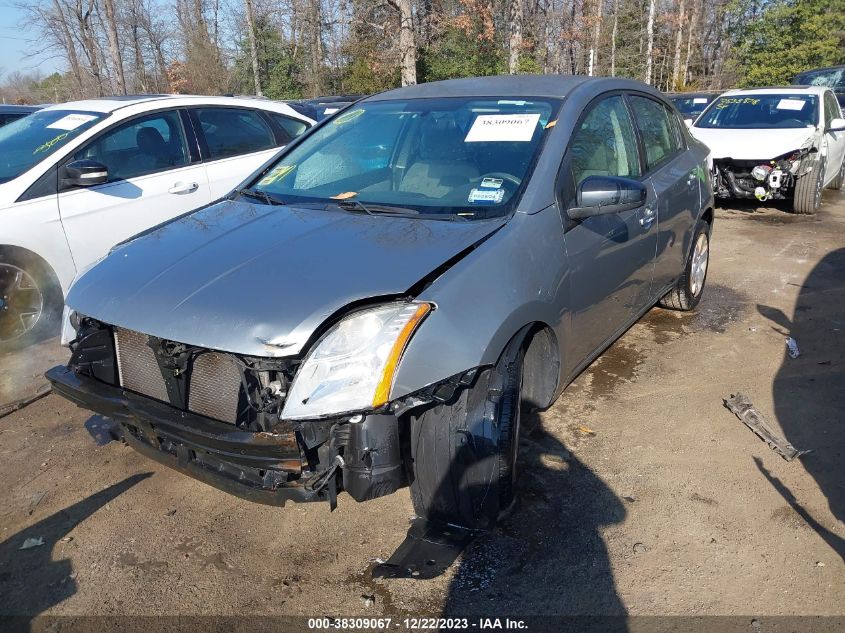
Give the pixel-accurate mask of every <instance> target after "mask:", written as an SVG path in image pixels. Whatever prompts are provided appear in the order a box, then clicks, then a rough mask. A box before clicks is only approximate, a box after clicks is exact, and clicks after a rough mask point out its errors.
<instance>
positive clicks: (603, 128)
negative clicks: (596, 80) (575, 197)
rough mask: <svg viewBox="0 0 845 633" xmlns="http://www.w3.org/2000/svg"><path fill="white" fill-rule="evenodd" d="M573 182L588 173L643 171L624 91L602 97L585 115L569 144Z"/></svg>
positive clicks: (636, 173)
mask: <svg viewBox="0 0 845 633" xmlns="http://www.w3.org/2000/svg"><path fill="white" fill-rule="evenodd" d="M569 156H570V165H571V169H572V184H573V185H574V186H575V187H576V188H577V187H578V185H579V184H581V181H582V180H584V178H586V177H587V176H622V177H626V178H636V177H637V176H639V175H640V161H639V155H638V153H637V143H636V140H635V137H634V129H633V126H632V125H631V119H630V117H629V116H628V110H627V109H626V108H625V103H624V102H623V100H622V96H621V95H614V96H612V97H607V98H606V99H603V100H602V101H600V102H599V103H598V104H597V105H596V106H594V107H593V109H592V110H591V111H590V113H589V114H587V116H586V117H585V118H584V119H583V121H582V122H581V124H580V125H579V126H578V128H577V130H576V131H575V133H574V134H573V135H572V140H571V141H570V144H569Z"/></svg>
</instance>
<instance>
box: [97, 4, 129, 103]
mask: <svg viewBox="0 0 845 633" xmlns="http://www.w3.org/2000/svg"><path fill="white" fill-rule="evenodd" d="M103 9H104V10H105V13H106V36H107V37H108V41H109V55H110V57H111V63H112V67H113V68H114V72H115V74H116V75H117V91H118V93H120V94H124V95H125V94H126V77H125V76H124V74H123V58H122V57H121V55H120V42H119V41H118V39H117V18H116V17H115V12H114V0H103Z"/></svg>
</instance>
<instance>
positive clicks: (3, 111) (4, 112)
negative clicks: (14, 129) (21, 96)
mask: <svg viewBox="0 0 845 633" xmlns="http://www.w3.org/2000/svg"><path fill="white" fill-rule="evenodd" d="M43 107H44V106H30V105H7V104H5V103H3V104H0V127H3V126H4V125H8V124H9V123H11V122H12V121H17V120H18V119H22V118H23V117H25V116H27V115H28V114H32V113H33V112H37V111H38V110H40V109H41V108H43Z"/></svg>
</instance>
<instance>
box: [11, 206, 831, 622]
mask: <svg viewBox="0 0 845 633" xmlns="http://www.w3.org/2000/svg"><path fill="white" fill-rule="evenodd" d="M825 199H826V204H825V206H824V207H823V210H822V212H820V213H819V214H818V215H816V216H813V217H795V216H791V215H788V214H786V213H785V212H784V211H783V210H782V209H755V208H754V207H743V208H731V209H720V210H719V211H718V212H717V219H716V227H715V233H714V236H713V243H712V253H711V270H710V275H709V279H708V287H707V289H706V295H705V298H704V299H703V301H702V304H701V305H700V307H699V310H698V312H697V313H695V314H689V315H681V314H677V313H672V312H666V311H662V310H657V309H655V310H652V311H651V312H650V313H649V314H647V315H646V317H645V318H644V319H643V320H642V321H641V322H640V323H638V324H637V325H635V326H634V327H633V328H632V329H631V330H630V331H629V332H628V333H627V334H625V336H623V337H622V338H621V339H620V340H619V341H617V343H616V344H614V345H613V347H612V348H611V349H609V350H608V351H607V352H606V353H605V354H604V355H603V356H602V357H600V358H599V359H598V360H597V361H596V362H595V363H593V365H592V366H591V367H590V368H589V369H588V370H587V371H585V372H584V373H583V374H582V375H581V376H580V377H579V378H578V379H577V380H576V382H575V383H573V385H571V386H570V387H569V389H567V391H566V392H565V393H564V395H563V396H562V397H561V398H560V400H559V401H558V402H557V403H556V404H555V405H554V406H553V407H552V408H551V409H550V410H549V411H547V412H545V413H542V414H540V415H539V416H535V419H533V420H532V421H531V422H532V423H534V429H533V431H531V432H525V437H524V439H523V441H522V443H521V455H520V460H521V468H522V476H521V479H520V483H519V487H520V490H519V493H520V497H519V501H518V504H517V506H516V509H515V511H514V512H513V513H512V514H511V515H510V516H509V518H507V519H506V520H505V521H504V522H503V523H502V524H501V525H500V527H499V528H498V529H496V530H495V531H494V532H492V533H489V534H486V535H483V536H481V537H479V538H478V539H476V540H475V541H474V542H473V543H472V544H471V545H470V547H469V548H468V549H467V550H466V551H465V552H464V553H463V555H462V556H461V557H460V558H459V559H458V561H457V562H456V563H455V564H454V565H453V566H452V567H451V568H450V569H449V571H448V572H447V573H446V574H444V575H442V576H440V577H438V578H436V579H433V580H426V581H418V580H373V579H372V578H371V577H370V574H369V570H370V568H371V567H372V565H373V560H374V559H376V558H378V557H380V558H387V557H388V556H389V555H390V554H391V553H392V552H393V550H394V549H395V548H396V547H397V546H398V545H399V544H400V543H401V542H402V540H403V538H404V535H405V532H406V530H407V528H408V521H409V517H410V516H411V515H412V513H413V512H412V507H411V503H410V501H409V498H408V494H407V491H400V492H398V493H396V494H394V495H391V496H389V497H385V498H381V499H378V500H376V501H372V502H369V503H366V504H356V503H355V502H354V501H352V500H351V499H350V498H348V497H346V496H341V498H340V500H339V507H338V510H337V511H336V512H334V513H330V512H329V509H328V507H327V506H326V505H322V504H312V505H289V506H288V507H286V508H283V509H280V508H271V507H265V506H260V505H254V504H250V503H248V502H245V501H241V500H239V499H237V498H234V497H231V496H228V495H226V494H225V493H222V492H219V491H217V490H215V489H213V488H210V487H207V486H205V485H203V484H201V483H198V482H196V481H193V480H191V479H188V478H185V477H183V476H181V475H179V474H177V473H176V472H174V471H171V470H169V469H167V468H165V467H163V466H159V465H158V464H156V463H154V462H152V461H149V460H147V459H145V458H143V457H141V456H140V455H138V454H136V453H134V452H133V451H132V450H131V449H129V448H126V447H125V446H123V445H121V444H119V443H117V442H110V443H106V444H101V445H98V443H97V442H95V441H94V439H92V436H91V434H90V433H89V431H88V430H87V429H86V421H88V426H89V427H92V426H95V424H96V422H97V420H96V418H95V419H94V420H92V421H89V417H90V414H89V413H87V412H86V411H84V410H82V409H78V408H76V407H74V406H73V405H71V404H70V403H69V402H67V401H65V400H63V399H61V398H59V397H57V396H54V395H50V396H47V397H46V398H43V399H41V400H38V401H37V402H34V403H33V404H31V405H29V406H28V407H26V408H24V409H22V410H20V411H17V412H15V413H12V414H11V415H8V416H6V417H5V418H2V419H0V477H2V480H3V481H4V483H5V485H4V486H3V487H2V489H0V615H5V614H21V615H26V616H33V615H37V614H52V615H63V614H64V615H82V614H86V615H91V614H94V615H104V614H107V615H124V614H130V615H131V614H169V615H192V614H229V615H235V614H239V615H307V616H315V615H344V616H352V615H365V616H378V615H389V616H392V617H394V618H399V617H404V616H416V615H422V614H451V615H490V614H491V612H493V614H496V613H500V614H508V615H522V616H524V615H537V614H600V615H614V614H631V615H747V614H755V615H762V616H772V615H800V614H817V615H843V614H845V582H843V581H845V565H843V560H845V523H843V521H845V475H843V470H842V463H843V456H844V455H843V453H844V452H845V417H843V415H844V414H843V411H845V407H844V406H843V405H845V386H843V385H845V381H843V379H845V342H844V341H845V311H843V305H845V196H843V195H840V194H832V195H831V192H827V193H826V195H825ZM790 335H791V336H793V337H795V338H796V339H797V341H798V345H799V347H800V349H801V356H800V357H799V358H797V359H791V358H789V357H788V356H787V354H786V346H785V338H786V337H787V336H790ZM49 357H56V358H60V357H61V353H60V352H57V351H56V350H55V349H51V350H48V351H47V352H44V356H43V357H42V356H38V355H30V356H29V357H28V359H29V360H28V361H27V367H28V368H29V367H31V366H32V365H33V364H37V363H38V362H43V361H44V360H48V359H49ZM39 358H40V359H42V360H41V361H39V360H38V359H39ZM20 362H21V361H20V358H17V359H12V358H0V368H2V375H3V376H5V377H6V378H8V377H9V375H10V374H12V373H16V371H17V370H16V369H15V368H16V367H18V366H19V365H20ZM45 368H46V367H45ZM32 373H33V372H29V374H28V375H31V374H32ZM30 377H31V376H30ZM7 389H8V388H7ZM737 391H741V392H743V393H745V394H747V395H748V396H749V397H750V398H751V400H752V401H753V402H754V403H755V404H756V406H757V407H758V408H759V409H760V411H762V412H763V413H764V414H765V415H766V416H767V417H768V419H769V420H770V421H771V422H772V424H773V426H774V427H775V429H776V430H777V432H779V433H781V434H783V435H784V436H785V437H786V438H787V439H788V440H789V441H791V442H792V443H793V444H794V445H795V446H796V447H797V448H799V449H813V452H812V453H810V454H808V455H805V456H803V457H801V458H800V459H799V460H795V461H793V462H786V461H784V460H783V459H781V457H779V456H778V455H777V454H776V453H774V452H773V451H771V450H770V449H769V448H768V447H767V446H766V445H765V444H764V443H763V442H762V441H761V440H759V439H758V438H757V437H756V436H755V435H754V434H752V433H751V432H750V431H749V430H748V429H747V428H746V427H745V426H744V425H743V424H742V423H741V422H740V421H739V420H738V419H737V418H736V417H735V416H734V415H733V414H731V413H730V412H729V411H727V410H726V409H725V408H724V407H723V405H722V399H723V398H725V397H728V396H729V395H730V394H733V393H736V392H737ZM27 539H43V545H39V546H36V547H32V548H30V549H25V550H21V549H20V548H21V546H22V545H23V544H24V542H25V541H26V540H27ZM370 597H372V598H370Z"/></svg>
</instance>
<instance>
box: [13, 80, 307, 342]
mask: <svg viewBox="0 0 845 633" xmlns="http://www.w3.org/2000/svg"><path fill="white" fill-rule="evenodd" d="M313 124H314V121H313V120H312V119H310V118H308V117H306V116H304V115H302V114H299V113H298V112H296V111H295V110H294V109H293V108H291V107H290V106H288V105H286V104H283V103H274V102H272V101H266V100H260V99H249V98H234V97H183V96H168V95H144V96H133V97H109V98H103V99H96V100H88V101H77V102H72V103H64V104H60V105H54V106H51V107H48V108H45V109H43V110H41V111H39V112H36V113H34V114H32V115H30V116H28V117H26V118H23V119H20V120H18V121H16V122H14V123H11V124H9V125H7V126H5V127H3V128H2V129H0V350H3V349H11V348H13V347H18V346H20V345H21V344H23V343H25V342H28V341H31V340H34V339H37V338H40V337H42V336H43V335H45V334H46V333H48V332H50V331H52V330H54V329H55V327H56V323H57V321H58V319H57V317H58V316H59V315H60V314H61V309H62V303H63V295H64V293H65V292H66V291H67V289H68V287H69V286H70V284H71V282H72V280H73V279H74V277H75V276H76V274H77V273H78V272H79V271H84V270H85V269H86V268H88V267H89V266H90V265H91V264H92V263H93V262H95V261H97V260H98V259H99V258H100V257H102V256H103V255H105V254H106V253H107V252H108V251H109V249H110V248H111V247H112V246H113V245H114V244H116V243H118V242H120V241H122V240H125V239H126V238H128V237H131V236H132V235H135V234H136V233H139V232H141V231H143V230H145V229H148V228H150V227H152V226H155V225H157V224H160V223H161V222H164V221H166V220H169V219H171V218H173V217H175V216H177V215H180V214H182V213H186V212H188V211H191V210H193V209H196V208H197V207H200V206H202V205H204V204H208V203H209V202H212V201H213V200H216V199H218V198H220V197H221V196H223V195H224V194H226V193H228V192H229V191H230V190H231V189H232V188H233V187H235V186H236V185H237V184H239V183H240V182H241V181H242V180H243V179H244V178H246V177H247V176H248V175H249V174H251V173H252V172H253V171H255V170H256V169H258V168H259V167H260V166H261V165H262V164H263V163H264V162H266V161H267V160H268V159H270V157H272V156H273V155H274V154H275V153H276V152H277V151H278V149H279V148H280V147H282V146H283V145H285V144H286V143H288V142H289V141H290V140H291V139H292V138H293V137H295V136H298V135H299V134H301V133H302V132H304V131H305V130H307V129H308V128H309V127H311V126H312V125H313Z"/></svg>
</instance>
